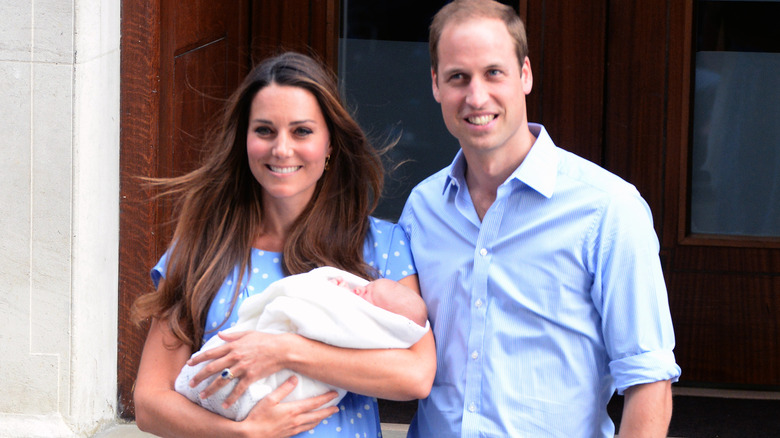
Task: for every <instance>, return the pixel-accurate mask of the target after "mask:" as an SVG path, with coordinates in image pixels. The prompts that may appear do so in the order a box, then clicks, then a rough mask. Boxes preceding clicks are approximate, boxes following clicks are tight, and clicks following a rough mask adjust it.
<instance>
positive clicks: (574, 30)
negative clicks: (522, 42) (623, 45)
mask: <svg viewBox="0 0 780 438" xmlns="http://www.w3.org/2000/svg"><path fill="white" fill-rule="evenodd" d="M520 8H521V14H522V13H525V14H526V16H525V17H524V19H525V21H526V28H527V33H528V44H529V52H530V53H529V58H530V60H531V69H532V70H533V74H534V87H533V91H532V93H531V95H529V96H528V99H527V102H528V120H529V121H530V122H538V123H542V124H543V125H545V128H547V130H548V131H549V133H550V136H551V137H552V139H553V141H555V142H556V144H558V145H560V146H561V147H562V148H564V149H567V150H569V151H571V152H574V153H575V154H577V155H580V156H582V157H584V158H586V159H588V160H590V161H593V162H594V163H602V162H603V155H604V97H605V92H606V91H605V88H604V86H605V74H606V70H605V64H604V62H603V60H604V59H605V56H606V41H607V34H606V33H607V1H606V0H599V1H588V2H562V1H539V0H529V1H527V2H523V3H522V4H521V5H520Z"/></svg>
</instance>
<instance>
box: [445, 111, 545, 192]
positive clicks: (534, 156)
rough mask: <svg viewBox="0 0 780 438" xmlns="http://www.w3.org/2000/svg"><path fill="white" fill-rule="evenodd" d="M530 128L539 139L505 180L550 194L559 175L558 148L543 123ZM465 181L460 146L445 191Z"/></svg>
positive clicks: (529, 125)
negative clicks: (515, 181) (514, 181)
mask: <svg viewBox="0 0 780 438" xmlns="http://www.w3.org/2000/svg"><path fill="white" fill-rule="evenodd" d="M528 128H529V130H530V131H531V133H532V134H533V135H534V136H535V137H536V141H535V142H534V144H533V146H532V147H531V150H530V151H528V155H526V157H525V159H524V160H523V162H522V163H521V164H520V166H518V167H517V169H515V171H514V172H512V174H511V175H509V178H507V181H506V182H509V181H513V180H517V181H519V182H521V183H523V184H525V185H527V186H528V187H530V188H532V189H534V190H536V191H537V192H539V193H540V194H541V195H543V196H545V197H546V198H550V197H552V195H553V192H554V191H555V180H556V177H557V175H558V160H559V157H558V150H557V149H558V148H557V146H555V143H553V141H552V139H551V138H550V135H549V134H547V130H546V129H544V126H542V125H539V124H536V123H529V124H528ZM506 182H505V183H504V184H506ZM462 184H466V157H464V156H463V151H462V150H458V153H457V154H456V155H455V158H454V159H453V160H452V164H451V165H450V171H449V173H448V175H447V179H446V180H445V182H444V187H443V188H442V189H443V190H442V194H444V193H445V192H446V191H447V188H448V187H454V188H456V189H457V188H458V187H460V186H461V185H462Z"/></svg>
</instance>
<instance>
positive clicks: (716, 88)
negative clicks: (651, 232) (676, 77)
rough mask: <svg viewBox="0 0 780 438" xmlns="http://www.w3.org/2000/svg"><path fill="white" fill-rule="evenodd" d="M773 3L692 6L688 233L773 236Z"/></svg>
mask: <svg viewBox="0 0 780 438" xmlns="http://www.w3.org/2000/svg"><path fill="white" fill-rule="evenodd" d="M778 17H780V1H763V2H755V1H699V2H697V35H696V60H695V62H696V69H695V88H694V105H693V136H692V139H693V149H692V155H691V164H692V168H691V224H690V227H691V231H692V232H693V233H704V234H724V235H736V236H780V123H778V121H779V120H780V74H778V73H777V72H778V71H780V27H778V26H777V18H778Z"/></svg>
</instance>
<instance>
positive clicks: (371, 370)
mask: <svg viewBox="0 0 780 438" xmlns="http://www.w3.org/2000/svg"><path fill="white" fill-rule="evenodd" d="M399 283H401V284H403V285H404V286H406V287H409V288H410V289H412V290H414V291H415V292H417V293H419V285H418V282H417V276H416V275H410V276H408V277H405V278H403V279H402V280H400V281H399ZM219 336H220V337H222V339H224V340H226V341H228V343H227V344H226V345H223V346H221V347H217V348H215V349H212V350H209V351H208V352H206V353H203V354H201V355H198V356H196V359H195V360H194V361H192V362H191V363H190V365H194V364H195V363H199V362H202V361H205V360H209V359H215V360H214V361H212V362H211V363H209V364H207V365H206V366H205V367H204V368H203V369H202V370H201V371H200V372H199V373H198V374H197V375H196V376H195V381H196V384H199V383H200V381H202V380H203V379H205V378H206V377H208V376H209V375H212V374H214V373H217V372H219V371H221V370H222V369H223V368H226V367H229V368H230V369H231V371H233V373H234V374H235V375H236V376H237V377H240V380H239V383H238V384H237V385H236V388H235V389H234V390H233V392H232V393H231V395H230V396H229V397H228V399H227V403H228V404H230V403H233V402H235V401H236V400H237V399H238V397H239V396H240V395H241V394H242V393H243V392H244V391H245V390H246V389H247V388H248V387H249V385H250V384H251V383H252V382H254V381H256V380H258V379H260V378H262V377H265V376H267V375H269V374H272V373H274V372H276V371H279V370H281V369H285V368H286V369H290V370H293V371H295V372H297V373H299V374H302V375H306V376H309V377H311V378H313V379H315V380H319V381H322V382H325V383H328V384H331V385H334V386H337V387H340V388H344V389H346V390H348V391H352V392H356V393H359V394H364V395H368V396H374V397H381V398H385V399H390V400H412V399H418V398H425V397H427V395H428V393H429V392H430V389H431V386H432V385H433V378H434V376H435V374H436V349H435V345H434V341H433V334H432V332H431V331H430V330H429V331H428V333H426V334H425V336H423V338H422V339H421V340H420V341H418V342H417V343H416V344H414V345H413V346H411V347H410V348H408V349H368V350H361V349H345V348H339V347H334V346H331V345H327V344H323V343H321V342H317V341H312V340H310V339H307V338H304V337H302V336H298V335H294V334H283V335H269V334H264V333H259V332H255V331H248V332H240V333H229V334H222V333H220V334H219ZM216 380H217V381H215V382H214V383H213V384H212V385H210V386H209V387H208V388H207V389H206V391H205V393H206V394H207V395H210V394H212V393H213V392H215V391H216V390H217V389H219V388H220V387H221V386H222V385H223V384H224V382H221V381H219V380H220V379H216Z"/></svg>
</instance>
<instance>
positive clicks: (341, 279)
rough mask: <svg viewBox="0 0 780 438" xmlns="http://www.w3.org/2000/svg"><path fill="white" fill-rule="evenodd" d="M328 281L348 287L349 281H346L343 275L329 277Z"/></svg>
mask: <svg viewBox="0 0 780 438" xmlns="http://www.w3.org/2000/svg"><path fill="white" fill-rule="evenodd" d="M328 281H330V282H331V283H333V284H335V285H336V286H341V287H347V282H346V281H344V279H343V278H342V277H333V278H329V279H328Z"/></svg>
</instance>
